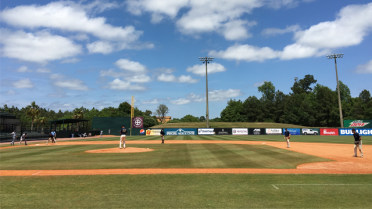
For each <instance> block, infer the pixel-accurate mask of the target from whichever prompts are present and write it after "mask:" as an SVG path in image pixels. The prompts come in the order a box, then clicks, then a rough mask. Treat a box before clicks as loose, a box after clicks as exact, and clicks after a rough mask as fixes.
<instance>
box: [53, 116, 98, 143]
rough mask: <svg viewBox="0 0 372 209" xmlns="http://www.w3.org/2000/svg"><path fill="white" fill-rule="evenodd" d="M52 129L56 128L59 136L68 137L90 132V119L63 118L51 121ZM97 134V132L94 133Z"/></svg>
mask: <svg viewBox="0 0 372 209" xmlns="http://www.w3.org/2000/svg"><path fill="white" fill-rule="evenodd" d="M50 130H55V131H56V133H57V138H67V137H72V135H73V136H74V137H77V136H79V135H80V134H83V133H86V134H89V128H88V120H85V119H61V120H53V121H50ZM91 134H92V133H91ZM92 135H95V134H92Z"/></svg>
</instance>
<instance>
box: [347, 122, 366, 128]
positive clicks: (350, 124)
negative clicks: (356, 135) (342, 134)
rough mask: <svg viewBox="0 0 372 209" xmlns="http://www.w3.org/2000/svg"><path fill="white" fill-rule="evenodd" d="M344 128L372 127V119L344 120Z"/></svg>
mask: <svg viewBox="0 0 372 209" xmlns="http://www.w3.org/2000/svg"><path fill="white" fill-rule="evenodd" d="M344 127H345V128H372V120H344Z"/></svg>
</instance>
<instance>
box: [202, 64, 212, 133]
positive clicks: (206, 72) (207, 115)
mask: <svg viewBox="0 0 372 209" xmlns="http://www.w3.org/2000/svg"><path fill="white" fill-rule="evenodd" d="M213 59H214V58H213V57H199V60H200V61H202V62H203V64H204V63H205V91H206V93H205V94H206V104H207V110H206V115H205V117H206V120H207V128H209V107H208V63H209V62H212V61H213Z"/></svg>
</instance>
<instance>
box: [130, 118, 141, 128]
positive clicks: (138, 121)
mask: <svg viewBox="0 0 372 209" xmlns="http://www.w3.org/2000/svg"><path fill="white" fill-rule="evenodd" d="M132 125H133V128H143V118H142V117H135V118H133V124H132Z"/></svg>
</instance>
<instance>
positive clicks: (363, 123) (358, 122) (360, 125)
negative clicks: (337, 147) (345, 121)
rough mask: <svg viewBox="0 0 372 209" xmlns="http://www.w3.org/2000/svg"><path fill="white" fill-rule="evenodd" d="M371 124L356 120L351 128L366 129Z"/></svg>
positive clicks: (351, 124)
mask: <svg viewBox="0 0 372 209" xmlns="http://www.w3.org/2000/svg"><path fill="white" fill-rule="evenodd" d="M368 124H369V122H366V123H365V122H363V121H362V120H354V121H352V122H351V123H350V125H349V127H364V126H366V125H368Z"/></svg>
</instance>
